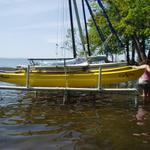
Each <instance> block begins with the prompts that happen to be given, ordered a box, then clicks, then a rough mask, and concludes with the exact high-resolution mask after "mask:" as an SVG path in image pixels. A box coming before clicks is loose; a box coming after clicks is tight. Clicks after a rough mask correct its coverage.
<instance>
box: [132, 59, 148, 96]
mask: <svg viewBox="0 0 150 150" xmlns="http://www.w3.org/2000/svg"><path fill="white" fill-rule="evenodd" d="M133 68H143V69H145V71H144V73H143V75H142V76H141V77H140V78H139V85H140V86H141V87H142V89H143V95H142V96H144V97H150V60H149V59H146V60H145V61H144V62H143V63H142V64H141V65H140V66H133Z"/></svg>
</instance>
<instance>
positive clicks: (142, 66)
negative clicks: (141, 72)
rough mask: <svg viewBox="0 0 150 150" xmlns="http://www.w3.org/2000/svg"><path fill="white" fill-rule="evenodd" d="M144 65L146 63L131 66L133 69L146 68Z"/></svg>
mask: <svg viewBox="0 0 150 150" xmlns="http://www.w3.org/2000/svg"><path fill="white" fill-rule="evenodd" d="M146 66H147V65H141V66H132V68H135V69H146Z"/></svg>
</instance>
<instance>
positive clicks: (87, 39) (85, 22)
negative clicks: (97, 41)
mask: <svg viewBox="0 0 150 150" xmlns="http://www.w3.org/2000/svg"><path fill="white" fill-rule="evenodd" d="M82 10H83V17H84V26H85V33H86V41H87V50H88V55H89V56H91V51H90V44H89V43H90V42H89V36H88V29H87V21H86V14H85V7H84V0H82Z"/></svg>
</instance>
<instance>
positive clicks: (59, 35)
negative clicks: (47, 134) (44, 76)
mask: <svg viewBox="0 0 150 150" xmlns="http://www.w3.org/2000/svg"><path fill="white" fill-rule="evenodd" d="M63 1H64V0H0V57H3V58H54V57H63V56H65V57H70V56H72V52H71V51H68V52H64V50H63V48H62V46H61V44H60V43H61V42H62V41H63V40H65V31H63V29H65V28H68V23H67V22H68V18H69V17H68V10H66V9H67V7H66V6H65V3H66V2H67V0H65V2H63ZM62 8H64V9H62ZM65 25H66V26H65ZM57 43H58V46H56V44H57Z"/></svg>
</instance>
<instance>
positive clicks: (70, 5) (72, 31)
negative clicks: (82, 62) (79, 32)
mask: <svg viewBox="0 0 150 150" xmlns="http://www.w3.org/2000/svg"><path fill="white" fill-rule="evenodd" d="M71 1H72V0H68V4H69V14H70V25H71V36H72V47H73V57H74V58H76V57H77V53H76V45H75V37H74V25H73V14H72V3H71Z"/></svg>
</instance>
